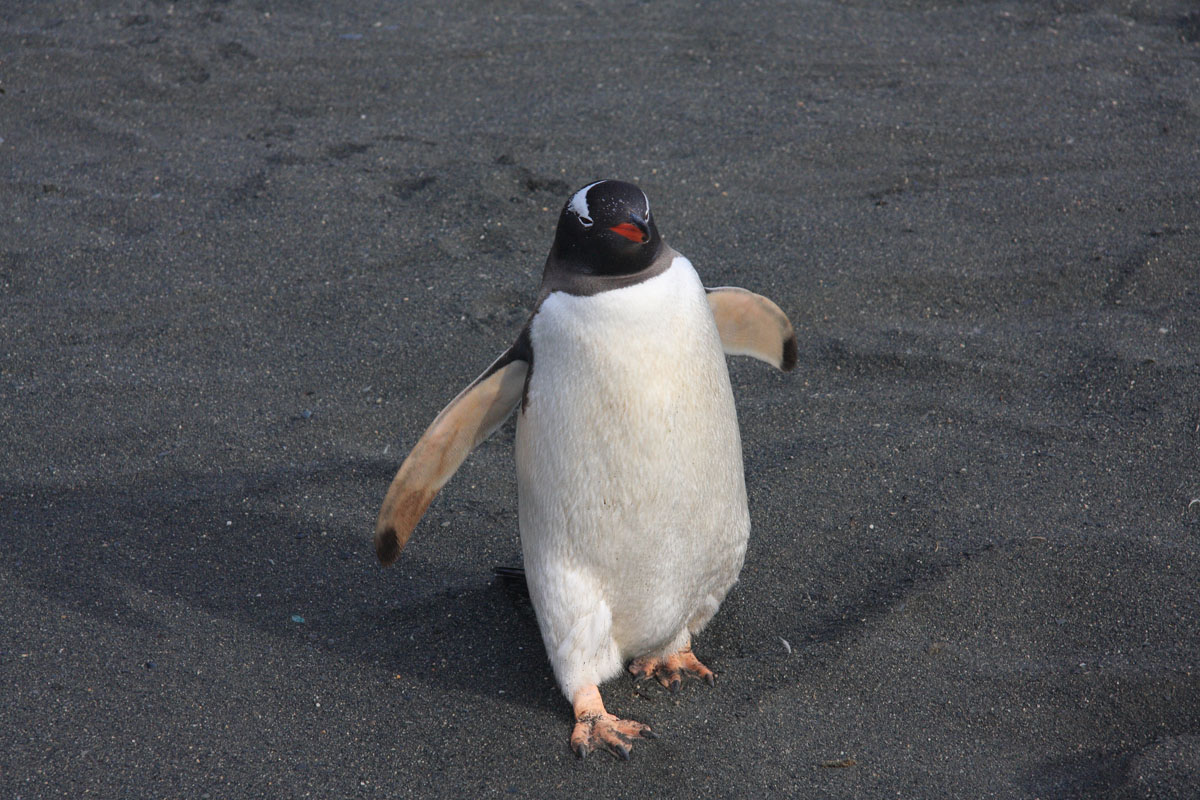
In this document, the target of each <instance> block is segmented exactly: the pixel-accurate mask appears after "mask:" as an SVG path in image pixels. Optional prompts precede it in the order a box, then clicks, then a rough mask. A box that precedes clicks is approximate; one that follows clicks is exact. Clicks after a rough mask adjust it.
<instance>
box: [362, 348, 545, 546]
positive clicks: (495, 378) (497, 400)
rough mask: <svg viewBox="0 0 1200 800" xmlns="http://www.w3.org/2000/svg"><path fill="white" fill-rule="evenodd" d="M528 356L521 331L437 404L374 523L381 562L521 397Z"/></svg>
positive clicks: (400, 541)
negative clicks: (475, 375) (484, 366)
mask: <svg viewBox="0 0 1200 800" xmlns="http://www.w3.org/2000/svg"><path fill="white" fill-rule="evenodd" d="M523 343H524V345H523ZM529 362H530V356H529V353H528V344H527V337H526V334H524V333H523V334H522V337H521V338H520V339H518V341H517V344H514V345H513V346H512V347H511V348H509V349H508V351H507V352H505V354H504V355H502V356H500V358H498V359H496V361H495V363H493V364H492V365H491V366H490V367H488V368H487V369H486V370H485V371H484V373H483V374H482V375H480V376H479V377H478V378H476V379H475V381H474V382H473V383H471V385H470V386H468V387H467V388H466V389H463V390H462V392H460V393H459V395H458V397H455V398H454V399H453V400H451V401H450V404H449V405H447V406H446V407H445V408H443V409H442V411H441V413H440V414H438V415H437V417H436V418H435V419H434V420H433V422H432V423H431V424H430V426H429V428H428V429H427V430H426V431H425V433H424V435H422V436H421V438H420V440H418V441H417V444H416V446H415V447H413V449H412V452H411V453H409V454H408V458H406V459H404V463H403V464H401V465H400V470H399V471H398V472H397V473H396V477H395V478H393V479H392V485H391V486H390V487H388V492H387V496H386V497H385V498H384V500H383V507H382V508H381V509H380V510H379V519H378V520H377V521H376V523H375V554H376V555H377V556H378V557H379V560H380V561H381V562H382V563H383V564H385V565H387V564H391V563H392V562H393V561H395V560H396V557H397V556H399V555H400V551H401V550H403V549H404V545H405V544H407V543H408V537H409V536H410V535H411V534H412V531H413V528H415V527H416V526H417V522H419V521H420V519H421V516H422V515H423V514H424V513H425V509H426V508H428V507H429V504H430V503H431V502H432V501H433V498H434V497H435V496H436V495H437V493H438V492H439V491H440V490H441V488H442V487H443V486H445V485H446V481H448V480H450V476H451V475H453V474H454V473H455V471H457V470H458V468H459V466H460V465H461V464H462V462H463V461H464V460H466V458H467V456H468V455H469V454H470V453H471V451H472V450H474V449H475V447H476V446H477V445H478V444H479V443H480V442H482V441H483V440H484V439H486V438H487V437H488V436H490V435H491V434H492V432H493V431H495V430H496V429H497V428H499V427H500V424H501V423H502V422H504V420H505V419H506V418H507V417H508V415H509V414H511V413H512V411H513V409H514V408H516V407H517V404H518V403H520V402H521V396H522V395H523V393H524V391H525V376H526V375H527V374H528V373H529Z"/></svg>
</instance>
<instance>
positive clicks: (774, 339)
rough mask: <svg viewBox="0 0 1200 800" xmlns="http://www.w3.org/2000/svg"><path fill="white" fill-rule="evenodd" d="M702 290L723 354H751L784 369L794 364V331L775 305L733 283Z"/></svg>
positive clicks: (784, 315)
mask: <svg viewBox="0 0 1200 800" xmlns="http://www.w3.org/2000/svg"><path fill="white" fill-rule="evenodd" d="M705 291H706V292H707V293H708V305H709V307H710V308H712V312H713V318H714V319H715V320H716V321H717V330H718V331H719V332H720V334H721V345H722V346H723V347H724V348H725V352H726V353H728V354H729V355H731V356H752V357H754V358H757V359H758V360H759V361H765V362H767V363H768V364H770V365H771V366H773V367H775V368H776V369H781V370H783V371H784V372H787V371H789V370H791V369H792V368H793V367H795V366H796V334H795V332H794V331H793V330H792V323H791V322H790V321H789V320H788V318H787V314H784V313H783V310H782V309H781V308H780V307H779V306H777V305H775V304H774V303H773V302H771V301H770V300H768V299H767V298H765V297H763V296H762V295H761V294H755V293H754V292H748V291H746V290H745V289H739V288H738V287H736V286H720V287H717V288H715V289H705Z"/></svg>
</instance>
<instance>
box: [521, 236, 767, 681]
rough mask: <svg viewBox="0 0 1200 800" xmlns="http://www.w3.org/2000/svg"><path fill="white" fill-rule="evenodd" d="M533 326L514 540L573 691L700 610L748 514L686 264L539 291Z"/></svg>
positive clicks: (726, 390) (662, 641)
mask: <svg viewBox="0 0 1200 800" xmlns="http://www.w3.org/2000/svg"><path fill="white" fill-rule="evenodd" d="M530 336H531V342H532V346H533V354H534V357H533V372H532V375H531V377H530V380H529V390H528V395H527V397H528V402H527V405H526V406H525V408H524V410H523V411H522V413H521V415H520V416H519V418H518V421H517V442H516V458H517V478H518V489H519V494H520V526H521V542H522V548H523V550H524V557H525V566H526V574H527V577H528V582H529V588H530V594H531V596H532V598H533V603H534V607H535V609H536V611H537V614H538V622H539V625H540V626H541V629H542V635H543V638H544V639H545V642H546V646H547V651H548V653H549V656H550V660H551V663H552V664H553V665H554V668H555V673H556V674H557V675H558V678H559V682H560V685H562V688H563V690H564V692H566V693H567V695H568V697H570V696H571V694H572V692H573V691H574V690H575V689H577V688H578V686H577V685H575V684H578V683H579V682H580V681H582V682H584V683H598V682H600V681H602V680H605V679H607V678H609V677H612V675H613V674H615V671H619V670H620V668H621V666H622V664H623V662H624V661H626V660H628V659H629V658H632V657H636V656H640V655H646V654H648V653H652V652H654V651H656V650H658V649H661V648H663V647H665V646H667V645H668V644H670V642H671V641H672V640H673V639H675V638H676V637H677V636H678V635H679V634H680V633H681V631H683V630H684V629H685V627H686V626H687V625H688V623H689V621H693V620H695V619H697V618H702V619H701V621H703V620H707V617H708V616H710V615H711V612H712V611H713V610H715V608H716V604H719V603H720V601H721V599H722V598H723V597H724V595H725V592H726V591H727V590H728V589H729V587H730V586H731V585H732V583H733V582H734V581H735V580H736V578H737V574H738V571H739V570H740V569H741V565H742V558H743V556H744V554H745V549H746V540H747V537H748V536H749V530H750V520H749V514H748V512H747V509H746V489H745V482H744V477H743V470H742V453H741V442H740V438H739V435H738V427H737V417H736V412H735V410H734V405H733V393H732V390H731V388H730V385H729V373H728V370H727V368H726V365H725V356H724V353H723V352H722V349H721V342H720V338H719V336H718V334H717V329H716V325H715V323H714V322H713V318H712V312H711V311H710V309H709V306H708V302H707V300H706V299H705V294H704V289H703V287H702V285H701V283H700V279H699V277H698V276H697V275H696V273H695V270H693V269H692V265H691V264H690V263H689V262H688V261H687V259H685V258H683V257H681V256H680V257H677V258H676V259H675V261H674V263H673V264H672V266H671V267H670V268H669V269H668V270H667V271H665V272H664V273H662V274H660V275H658V276H656V277H654V278H651V279H649V280H647V281H645V282H643V283H640V284H636V285H634V286H630V287H627V288H624V289H617V290H613V291H610V292H604V293H602V294H598V295H593V296H590V297H575V296H571V295H566V294H563V293H554V294H551V295H550V296H549V297H547V298H546V299H545V301H544V302H543V303H542V305H541V307H540V309H539V310H538V313H537V314H536V316H535V317H534V319H533V323H532V326H531V329H530ZM706 609H707V611H706ZM614 663H615V665H616V666H615V669H614V666H613V665H614Z"/></svg>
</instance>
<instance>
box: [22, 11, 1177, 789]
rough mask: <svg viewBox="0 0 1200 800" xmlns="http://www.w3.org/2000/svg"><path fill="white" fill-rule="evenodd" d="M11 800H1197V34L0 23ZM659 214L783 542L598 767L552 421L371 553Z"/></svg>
mask: <svg viewBox="0 0 1200 800" xmlns="http://www.w3.org/2000/svg"><path fill="white" fill-rule="evenodd" d="M0 90H2V93H0V197H2V198H3V208H4V213H2V214H0V442H2V446H0V696H3V698H4V700H3V701H2V702H0V796H3V797H11V798H24V799H26V800H29V799H31V798H58V797H64V798H65V797H70V798H81V797H99V798H125V797H131V798H132V797H139V798H169V797H180V798H184V797H186V798H203V797H214V798H217V797H220V798H242V797H246V798H251V797H253V798H264V797H269V798H276V797H278V798H291V797H296V798H303V797H315V798H341V797H356V798H357V797H364V798H384V797H388V798H392V797H494V796H504V797H509V796H513V797H539V798H548V797H591V796H606V797H625V798H647V797H705V798H709V797H712V798H726V797H728V798H736V797H797V798H885V797H886V798H891V797H897V798H991V797H995V798H1043V799H1044V800H1049V799H1050V798H1122V799H1124V798H1146V799H1147V800H1151V799H1153V800H1157V799H1158V798H1194V797H1197V796H1200V676H1198V669H1200V636H1198V626H1197V619H1198V618H1200V607H1198V605H1200V603H1198V587H1200V561H1198V558H1197V556H1198V549H1200V271H1198V267H1200V258H1198V255H1197V254H1198V253H1200V236H1198V232H1200V11H1198V10H1197V8H1196V6H1195V5H1194V4H1191V3H1186V2H1133V1H1132V0H1129V1H1125V0H1101V1H1100V2H1095V3H1083V2H1070V1H1068V0H1058V1H1055V2H1030V3H1015V2H921V1H920V0H913V1H912V2H901V1H900V0H892V1H891V2H887V1H885V2H877V3H876V2H855V1H852V2H832V1H831V0H813V1H812V2H782V1H780V2H768V1H765V0H764V1H763V2H757V1H756V2H748V3H744V4H736V5H732V4H719V3H700V4H691V3H682V2H661V3H632V2H630V3H613V4H607V3H600V2H567V3H533V2H515V3H509V4H503V5H502V4H487V3H478V2H461V1H459V0H452V1H451V2H447V3H432V2H412V3H387V2H379V1H378V0H376V2H370V1H369V0H355V1H353V2H344V3H317V2H307V1H306V0H295V2H271V1H270V0H252V1H244V0H227V1H226V2H218V1H216V0H212V1H211V2H210V1H209V0H203V1H198V2H188V1H186V0H185V1H184V2H174V3H164V2H88V1H84V2H70V3H49V2H24V3H12V4H6V5H5V6H4V7H3V8H0ZM601 177H613V178H620V179H623V180H628V181H633V182H636V183H638V184H639V185H640V186H642V188H643V189H644V190H645V191H646V192H647V194H648V195H649V196H650V198H651V200H652V202H653V203H654V209H655V214H656V216H657V220H658V226H659V229H660V231H661V232H662V234H663V236H664V238H665V240H666V241H667V242H668V243H669V244H670V245H671V246H673V247H675V248H676V249H678V250H679V251H681V252H682V253H684V254H685V255H687V256H688V257H689V258H690V259H691V261H692V262H693V264H694V265H695V266H696V268H697V270H698V272H699V273H700V275H701V277H702V278H703V279H704V281H705V282H706V284H708V285H711V286H718V285H737V286H743V287H745V288H747V289H750V290H752V291H755V292H759V293H762V294H765V295H767V296H769V297H771V298H772V299H773V300H774V301H775V302H777V303H778V304H779V305H780V306H781V307H782V308H783V309H784V310H785V311H786V312H787V313H788V314H789V316H790V317H791V319H792V322H793V323H794V325H795V326H796V332H797V337H798V342H799V365H798V367H797V369H796V371H795V372H793V373H790V374H786V375H785V374H780V373H777V372H774V371H772V370H770V369H769V368H767V367H766V366H765V365H762V364H759V363H758V362H754V361H751V360H748V359H731V360H730V362H729V363H730V371H731V375H732V378H733V384H734V391H735V395H736V398H737V402H738V410H739V417H740V421H741V429H742V442H743V449H744V453H745V462H746V480H747V486H748V490H749V495H750V510H751V516H752V524H753V531H752V533H751V541H750V549H749V552H748V555H747V559H746V567H745V569H744V571H743V573H742V577H741V580H740V582H739V584H738V585H737V586H736V587H735V588H734V590H733V592H732V593H731V595H730V597H729V598H728V599H727V601H726V603H725V605H724V607H723V608H722V609H721V611H720V612H719V613H718V615H717V616H716V618H715V619H714V621H713V623H712V624H711V625H710V626H709V628H708V629H707V630H706V631H705V632H704V634H703V635H702V636H701V637H700V638H699V639H698V640H697V641H696V643H695V649H696V652H697V654H698V655H699V656H700V658H701V659H702V660H703V661H704V662H705V663H706V664H708V665H709V666H710V667H712V668H713V669H714V670H715V671H716V673H717V675H718V678H717V682H716V686H715V687H712V688H710V687H708V686H706V685H703V684H701V683H697V682H691V683H688V684H686V685H685V686H684V687H683V689H682V690H681V691H680V692H679V693H678V694H674V695H672V694H670V693H668V692H666V691H664V690H661V689H660V687H658V686H656V685H651V684H646V683H642V684H635V683H634V682H633V681H632V680H631V679H629V678H621V679H617V680H615V681H613V682H611V683H610V684H607V685H605V686H604V687H602V688H603V692H604V697H605V700H606V702H607V703H608V706H609V709H610V710H612V711H613V712H614V713H617V714H619V715H622V716H626V717H631V718H633V719H637V720H639V721H642V722H646V723H648V724H650V725H652V726H653V727H654V729H655V730H656V731H657V732H658V733H659V734H660V737H661V738H659V739H657V740H655V741H650V742H638V743H637V745H636V746H635V747H634V749H633V752H632V760H631V761H630V762H629V763H621V762H619V761H618V760H616V759H614V758H612V757H610V756H608V755H606V754H604V753H596V754H593V755H592V756H591V757H589V758H588V759H587V760H585V761H582V762H581V761H578V760H577V759H576V758H575V757H574V756H573V754H572V753H571V752H570V751H569V749H568V747H567V736H568V734H569V731H570V724H571V715H570V707H569V705H568V704H567V703H566V701H565V700H564V699H563V698H562V696H561V694H560V693H559V691H558V689H557V687H556V686H555V684H554V681H553V676H552V675H551V672H550V667H549V664H548V662H547V660H546V657H545V653H544V651H543V649H542V644H541V641H540V637H539V635H538V631H537V626H536V620H535V618H534V615H533V611H532V609H531V608H530V606H529V604H528V602H527V600H525V599H524V598H523V597H522V596H521V595H520V593H519V592H515V591H512V589H511V588H510V587H509V586H508V585H507V584H506V583H505V582H504V581H502V580H500V579H498V578H496V577H495V576H494V575H493V572H492V570H493V568H494V567H495V566H497V565H513V564H519V563H520V545H519V540H518V531H517V513H516V479H515V473H514V465H513V460H512V440H513V424H512V422H511V421H510V422H509V423H507V424H506V425H505V426H504V427H503V428H502V429H501V430H500V431H498V432H497V434H496V435H495V436H493V437H492V438H491V439H489V440H488V441H487V442H485V443H484V444H483V445H482V446H481V447H479V448H478V449H477V450H476V451H475V452H474V453H473V454H472V456H471V457H470V458H469V459H468V461H467V462H466V463H465V464H464V465H463V467H462V469H461V470H460V471H459V472H458V474H457V475H455V477H454V478H453V479H452V480H451V482H450V483H449V485H447V487H446V488H445V489H444V490H443V492H442V493H441V495H440V496H439V497H438V498H437V500H436V501H435V502H434V504H433V506H432V507H431V508H430V509H429V511H428V513H427V514H426V517H425V519H424V520H423V521H422V522H421V524H420V525H419V526H418V528H417V530H416V532H415V534H414V535H413V538H412V540H411V542H410V543H409V546H408V548H407V549H406V551H405V552H404V553H403V554H402V556H401V558H400V560H399V562H398V563H397V564H396V566H394V567H392V568H389V569H386V570H385V569H383V568H381V567H380V566H379V565H378V564H377V563H376V562H375V560H374V554H373V551H372V546H371V532H372V526H373V524H374V518H375V514H376V512H377V510H378V507H379V503H380V501H381V500H382V497H383V493H384V491H385V490H386V488H387V485H388V482H389V481H390V479H391V477H392V475H393V473H394V472H395V470H396V468H397V467H398V465H399V463H400V461H401V460H402V459H403V457H404V455H405V454H406V453H407V452H408V449H409V448H410V447H411V446H412V445H413V443H414V442H415V441H416V439H417V437H419V436H420V434H421V432H422V431H423V430H424V428H425V426H426V425H427V424H428V423H429V422H430V421H431V420H432V419H433V417H434V415H435V414H436V413H437V412H438V410H439V409H440V408H442V406H443V405H444V404H445V403H446V402H447V401H449V400H450V398H451V397H453V396H454V395H455V394H456V393H457V392H458V391H459V390H460V389H461V388H462V387H464V386H465V385H466V384H467V383H468V382H469V381H470V380H472V379H473V378H474V377H475V375H477V374H478V373H479V372H480V371H482V370H483V369H484V368H485V367H486V366H487V365H488V364H489V363H490V362H491V360H492V359H493V358H495V357H496V356H497V355H498V354H499V353H501V352H502V351H503V350H504V348H506V347H507V346H508V345H509V344H510V343H511V342H512V340H513V338H514V337H515V335H516V333H517V331H518V330H519V329H520V327H521V325H522V324H523V323H524V321H525V319H526V318H527V316H528V314H529V311H530V308H531V306H532V303H533V302H534V300H535V297H536V291H537V284H538V280H539V277H540V274H541V268H542V265H543V263H544V260H545V257H546V252H547V250H548V248H549V245H550V241H551V238H552V236H553V228H554V224H555V220H556V218H557V214H558V211H559V209H560V208H561V206H562V204H563V202H564V201H565V200H566V198H567V196H568V194H569V193H570V192H571V191H573V190H574V189H575V188H577V187H579V186H582V185H583V184H585V183H587V182H589V181H591V180H594V179H597V178H601Z"/></svg>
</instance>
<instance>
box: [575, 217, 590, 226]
mask: <svg viewBox="0 0 1200 800" xmlns="http://www.w3.org/2000/svg"><path fill="white" fill-rule="evenodd" d="M576 216H578V217H579V224H580V225H582V226H583V227H584V228H590V227H592V225H593V222H592V218H591V217H585V216H584V215H583V214H577V215H576Z"/></svg>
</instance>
